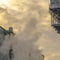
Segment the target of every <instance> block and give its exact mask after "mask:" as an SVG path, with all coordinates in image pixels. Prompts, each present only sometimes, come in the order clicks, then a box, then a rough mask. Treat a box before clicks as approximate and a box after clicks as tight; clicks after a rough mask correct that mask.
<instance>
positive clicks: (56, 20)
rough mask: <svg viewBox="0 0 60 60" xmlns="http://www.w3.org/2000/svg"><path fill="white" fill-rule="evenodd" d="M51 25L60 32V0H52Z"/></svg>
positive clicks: (50, 8) (50, 7) (50, 9)
mask: <svg viewBox="0 0 60 60" xmlns="http://www.w3.org/2000/svg"><path fill="white" fill-rule="evenodd" d="M49 11H50V14H51V25H52V26H53V27H54V28H55V30H56V31H57V32H58V33H59V34H60V0H50V6H49Z"/></svg>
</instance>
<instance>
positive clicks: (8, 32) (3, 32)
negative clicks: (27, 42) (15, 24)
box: [0, 26, 14, 45]
mask: <svg viewBox="0 0 60 60" xmlns="http://www.w3.org/2000/svg"><path fill="white" fill-rule="evenodd" d="M11 34H14V32H13V28H12V27H9V30H5V29H4V28H3V27H1V26H0V45H1V44H2V42H3V40H5V36H6V35H11Z"/></svg>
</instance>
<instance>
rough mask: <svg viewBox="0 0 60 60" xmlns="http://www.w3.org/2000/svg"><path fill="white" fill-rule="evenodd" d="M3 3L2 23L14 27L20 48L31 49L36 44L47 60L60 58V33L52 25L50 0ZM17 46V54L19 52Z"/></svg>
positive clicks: (58, 59) (0, 16) (23, 0)
mask: <svg viewBox="0 0 60 60" xmlns="http://www.w3.org/2000/svg"><path fill="white" fill-rule="evenodd" d="M0 1H1V0H0ZM3 1H5V2H3ZM1 3H2V4H1V6H3V8H4V10H3V12H2V13H1V14H0V25H1V26H3V27H5V29H8V27H9V26H12V27H13V28H14V32H15V33H16V37H15V40H17V39H18V40H17V42H16V44H17V46H18V48H19V46H20V45H22V46H23V47H25V49H27V50H29V48H28V47H31V46H33V47H34V46H36V47H37V49H39V50H41V52H42V54H43V55H44V56H45V58H44V59H45V60H60V47H59V45H60V35H59V34H58V33H57V32H56V31H55V30H54V28H53V27H52V26H51V17H50V14H49V0H2V1H1ZM27 45H28V46H27ZM15 46H16V45H15ZM17 46H16V47H14V49H15V51H16V53H15V54H18V53H19V50H16V49H18V48H17ZM17 51H18V52H17ZM25 51H26V50H25ZM20 53H21V52H20ZM18 55H19V54H18ZM16 58H17V57H16ZM16 58H15V59H16ZM18 58H19V56H18ZM18 60H19V59H18Z"/></svg>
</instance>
